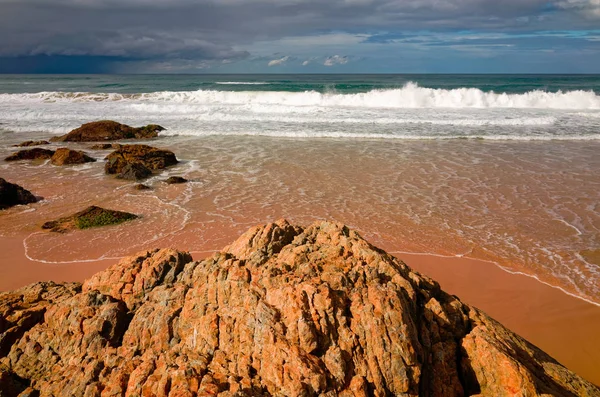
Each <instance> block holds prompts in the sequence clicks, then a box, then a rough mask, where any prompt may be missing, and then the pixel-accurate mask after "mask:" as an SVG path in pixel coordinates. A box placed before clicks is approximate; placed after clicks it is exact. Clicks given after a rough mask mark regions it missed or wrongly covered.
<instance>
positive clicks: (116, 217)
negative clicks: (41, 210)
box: [42, 206, 138, 233]
mask: <svg viewBox="0 0 600 397" xmlns="http://www.w3.org/2000/svg"><path fill="white" fill-rule="evenodd" d="M137 217H138V216H137V215H134V214H130V213H128V212H121V211H114V210H107V209H104V208H101V207H96V206H91V207H88V208H86V209H84V210H83V211H80V212H77V213H76V214H73V215H71V216H67V217H64V218H60V219H57V220H55V221H49V222H46V223H44V224H43V225H42V229H46V230H50V231H51V232H58V233H65V232H68V231H69V230H74V229H89V228H92V227H100V226H109V225H117V224H119V223H123V222H125V221H129V220H132V219H136V218H137Z"/></svg>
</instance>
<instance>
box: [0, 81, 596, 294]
mask: <svg viewBox="0 0 600 397" xmlns="http://www.w3.org/2000/svg"><path fill="white" fill-rule="evenodd" d="M102 119H111V120H115V121H119V122H122V123H126V124H130V125H134V126H140V125H145V124H150V123H154V124H160V125H162V126H163V127H165V128H166V130H165V131H164V132H162V133H161V135H160V137H159V139H157V140H154V141H152V142H151V144H152V145H155V146H160V147H165V148H168V149H171V150H173V151H174V152H175V153H176V155H177V156H178V158H179V159H180V160H182V162H181V163H180V165H178V166H176V167H174V168H171V169H169V170H166V171H164V172H163V173H161V174H159V175H156V176H155V177H153V178H151V179H150V180H149V181H148V183H149V184H150V185H152V186H153V187H154V190H152V191H150V192H134V191H133V190H132V189H130V187H131V183H129V182H124V181H117V180H114V179H112V178H109V177H107V176H105V175H104V174H103V169H102V164H101V162H99V163H94V164H88V165H84V166H77V167H70V168H69V167H68V168H57V167H53V166H51V165H49V164H47V163H44V164H26V163H22V164H7V163H2V164H1V165H0V172H1V175H2V176H3V177H5V178H6V179H9V180H12V181H15V182H17V183H20V184H23V185H25V186H26V187H27V188H29V189H30V190H33V191H36V192H41V195H43V196H44V197H45V198H46V200H45V201H44V202H42V203H40V204H37V205H36V206H34V207H33V208H34V210H31V209H25V208H19V209H13V210H10V211H6V212H5V213H4V214H2V215H0V235H3V236H10V237H14V236H23V241H24V246H25V247H26V250H27V255H28V256H29V257H30V258H31V259H34V260H38V261H44V262H48V263H53V264H55V265H60V263H66V262H73V261H85V260H95V259H99V258H112V257H115V258H116V257H120V256H123V255H126V254H131V253H133V252H135V250H139V249H144V248H147V247H149V246H167V245H169V246H175V247H177V248H181V249H188V250H192V251H194V252H207V251H211V250H216V249H219V248H221V247H222V246H224V245H225V244H227V243H228V242H230V240H231V238H232V237H235V236H236V235H237V234H239V233H240V232H242V231H244V230H245V229H246V228H247V227H248V226H249V225H253V224H259V223H265V222H267V221H270V220H274V219H277V218H280V217H286V218H289V219H290V220H292V221H296V222H298V223H303V224H308V223H311V222H312V221H314V220H317V219H335V220H339V221H341V222H344V223H346V224H348V225H349V226H351V227H354V228H356V229H358V230H359V231H360V232H361V233H362V234H363V235H364V236H365V237H367V238H368V239H369V240H370V241H373V242H374V243H376V244H377V245H379V246H381V247H382V248H385V249H386V250H389V251H392V252H396V253H397V254H399V255H400V254H401V253H402V252H423V253H432V254H437V255H448V256H465V257H473V258H477V259H483V260H489V261H492V262H494V263H496V264H498V265H499V266H502V267H503V268H505V269H506V270H508V271H511V272H520V273H524V274H527V275H529V276H532V277H535V278H537V279H539V280H540V281H542V282H545V283H547V284H550V285H553V286H556V287H557V288H561V289H562V290H564V291H565V292H567V293H569V294H572V295H574V296H577V297H580V298H582V299H585V300H588V301H590V302H593V303H596V304H599V303H600V155H599V153H600V76H598V75H593V76H587V75H556V76H555V75H522V76H521V75H155V76H152V75H131V76H79V75H77V76H68V75H66V76H46V75H35V76H34V75H27V76H13V75H4V76H0V155H2V156H6V155H8V154H9V153H11V152H12V151H14V148H13V147H12V145H14V144H16V143H18V142H20V141H25V140H29V139H41V138H48V137H51V136H54V135H59V134H64V133H67V132H68V131H70V130H71V129H73V128H76V127H78V126H79V125H81V124H82V123H85V122H89V121H94V120H102ZM55 146H56V145H55ZM74 146H75V147H78V148H81V149H85V150H87V146H86V145H79V146H78V145H74ZM88 146H89V145H88ZM88 153H90V154H91V155H93V156H95V157H96V158H97V159H98V160H102V158H103V157H104V156H105V155H106V154H107V153H108V152H89V151H88ZM170 175H183V176H185V177H186V178H188V179H190V180H191V181H192V182H191V183H189V184H187V185H185V186H177V187H173V186H165V185H164V184H163V183H162V180H163V179H164V178H166V177H167V176H170ZM86 204H102V205H107V206H110V207H112V208H115V209H123V210H127V209H129V210H131V211H133V212H136V213H141V214H142V215H143V216H142V218H141V219H140V220H139V221H135V222H132V223H131V224H124V225H121V226H118V227H116V228H112V229H110V230H109V229H106V230H97V231H85V232H76V233H75V234H73V235H70V236H62V235H60V236H54V235H48V234H46V233H40V232H39V231H38V229H37V226H36V225H37V223H39V220H40V218H44V219H45V218H49V219H50V218H51V217H52V216H59V215H65V212H68V211H71V212H72V209H73V208H74V207H77V208H79V207H83V206H84V205H86ZM45 220H48V219H45ZM125 241H126V242H127V243H128V244H123V242H125Z"/></svg>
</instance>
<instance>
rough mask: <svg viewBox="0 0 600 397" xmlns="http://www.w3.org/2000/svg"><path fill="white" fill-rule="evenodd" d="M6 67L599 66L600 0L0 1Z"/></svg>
mask: <svg viewBox="0 0 600 397" xmlns="http://www.w3.org/2000/svg"><path fill="white" fill-rule="evenodd" d="M0 73H600V0H550V1H547V0H0Z"/></svg>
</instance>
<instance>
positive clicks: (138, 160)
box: [104, 145, 178, 174]
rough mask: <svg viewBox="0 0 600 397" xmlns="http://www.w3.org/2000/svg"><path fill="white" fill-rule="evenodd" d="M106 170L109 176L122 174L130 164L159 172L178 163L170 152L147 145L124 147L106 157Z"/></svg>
mask: <svg viewBox="0 0 600 397" xmlns="http://www.w3.org/2000/svg"><path fill="white" fill-rule="evenodd" d="M105 160H107V163H106V165H105V166H104V170H105V171H106V173H107V174H120V173H122V172H123V170H124V168H125V167H126V166H127V165H128V164H141V165H143V166H144V167H146V168H148V169H149V170H158V169H163V168H166V167H169V166H171V165H175V164H177V163H178V161H177V158H176V157H175V154H174V153H173V152H171V151H170V150H164V149H157V148H154V147H152V146H147V145H123V146H121V147H120V148H119V149H117V150H115V151H114V152H112V153H111V154H109V155H108V156H106V159H105Z"/></svg>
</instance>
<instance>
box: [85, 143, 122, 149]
mask: <svg viewBox="0 0 600 397" xmlns="http://www.w3.org/2000/svg"><path fill="white" fill-rule="evenodd" d="M120 147H121V145H120V144H118V143H97V144H95V145H92V146H90V147H89V149H90V150H109V149H118V148H120Z"/></svg>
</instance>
